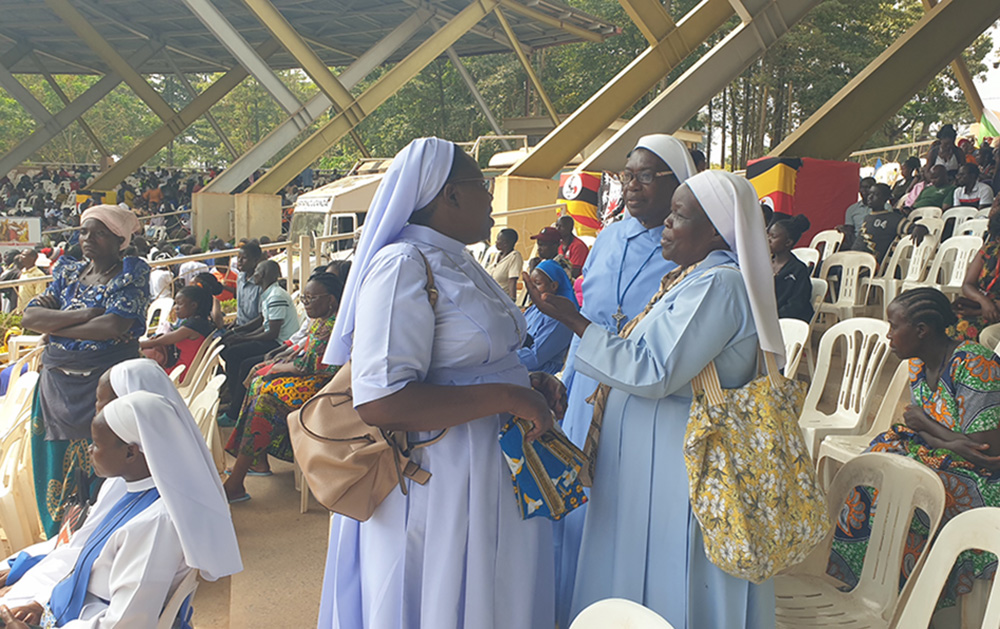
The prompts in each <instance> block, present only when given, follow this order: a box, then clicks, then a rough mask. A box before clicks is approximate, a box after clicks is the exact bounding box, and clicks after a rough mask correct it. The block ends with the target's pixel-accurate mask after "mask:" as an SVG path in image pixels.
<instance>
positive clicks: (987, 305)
mask: <svg viewBox="0 0 1000 629" xmlns="http://www.w3.org/2000/svg"><path fill="white" fill-rule="evenodd" d="M979 305H980V306H982V317H983V319H985V320H986V322H987V323H996V322H997V321H1000V309H998V308H997V305H996V303H994V301H993V300H992V299H990V298H989V297H987V296H986V295H983V298H982V299H980V300H979Z"/></svg>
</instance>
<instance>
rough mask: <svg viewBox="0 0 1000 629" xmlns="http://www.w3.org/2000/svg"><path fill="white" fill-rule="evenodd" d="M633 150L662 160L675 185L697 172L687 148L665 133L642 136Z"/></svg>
mask: <svg viewBox="0 0 1000 629" xmlns="http://www.w3.org/2000/svg"><path fill="white" fill-rule="evenodd" d="M635 149H646V150H647V151H650V152H651V153H653V154H654V155H656V156H657V157H659V158H660V159H662V160H663V163H664V164H666V165H667V167H668V168H670V170H672V171H673V173H674V176H675V177H677V183H684V182H685V181H687V179H688V177H690V176H691V175H693V174H695V173H696V172H697V170H696V169H695V167H694V162H693V161H692V160H691V153H690V152H689V151H688V149H687V147H686V146H684V143H683V142H681V141H680V140H678V139H677V138H675V137H674V136H672V135H667V134H665V133H654V134H653V135H644V136H642V137H641V138H639V141H638V142H636V144H635V147H634V148H633V149H632V150H633V151H634V150H635Z"/></svg>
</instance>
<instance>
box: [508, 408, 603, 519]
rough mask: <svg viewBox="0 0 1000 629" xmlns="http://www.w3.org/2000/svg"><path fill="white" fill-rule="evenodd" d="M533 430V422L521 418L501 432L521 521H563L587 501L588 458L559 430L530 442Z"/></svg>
mask: <svg viewBox="0 0 1000 629" xmlns="http://www.w3.org/2000/svg"><path fill="white" fill-rule="evenodd" d="M530 430H531V423H529V422H527V421H525V420H523V419H521V418H520V417H513V418H511V419H510V420H508V421H507V423H505V424H504V426H503V428H501V429H500V449H501V450H502V451H503V457H504V459H506V460H507V466H508V467H510V479H511V481H513V483H514V497H515V498H516V499H517V505H518V507H519V508H520V510H521V518H522V519H524V520H527V519H528V518H537V517H546V518H549V519H550V520H561V519H562V518H563V517H565V516H566V514H567V513H569V512H570V511H572V510H573V509H576V508H577V507H579V506H580V505H582V504H583V503H585V502H587V496H586V494H584V493H583V484H582V483H580V479H579V474H580V469H581V468H582V467H583V466H584V465H585V462H586V459H585V458H584V456H583V452H582V451H581V450H580V448H578V447H576V446H575V445H573V442H571V441H570V440H569V439H568V438H567V437H566V435H565V434H563V432H562V431H561V430H559V429H558V428H554V429H552V430H549V431H548V432H546V433H545V434H544V435H542V436H541V437H539V438H538V439H536V440H534V441H533V442H531V443H527V442H526V441H525V439H524V435H525V433H527V432H529V431H530Z"/></svg>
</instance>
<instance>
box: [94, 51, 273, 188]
mask: <svg viewBox="0 0 1000 629" xmlns="http://www.w3.org/2000/svg"><path fill="white" fill-rule="evenodd" d="M278 48H280V45H279V44H278V42H276V41H275V40H273V39H272V40H269V41H267V42H265V43H264V44H262V45H261V46H260V47H259V48H258V49H257V51H256V52H257V53H258V54H260V55H261V56H262V57H264V58H267V57H270V56H271V55H273V54H274V53H275V52H277V50H278ZM246 77H247V71H246V69H245V68H243V67H242V66H238V67H235V68H233V69H232V70H230V71H229V72H226V73H225V74H223V75H222V76H221V77H219V78H218V79H217V80H216V81H215V82H214V83H212V85H210V86H209V87H208V88H207V89H205V91H203V92H202V93H201V94H199V95H198V96H196V97H195V98H194V100H192V101H191V102H190V103H188V104H187V106H186V107H184V108H183V109H181V110H180V111H179V112H177V114H176V115H175V116H174V117H172V118H171V119H170V120H167V121H165V123H164V125H163V126H161V127H160V128H159V129H157V130H156V131H154V132H153V134H152V135H150V136H149V137H147V138H146V139H145V140H143V141H142V142H140V143H139V145H138V146H136V147H135V148H133V149H132V150H131V151H129V152H128V154H126V155H125V156H124V157H122V158H121V159H120V160H118V162H117V163H115V165H114V166H112V167H111V169H109V170H108V171H106V172H104V173H102V174H101V176H100V177H98V178H97V179H95V180H94V182H93V183H91V184H90V185H89V186H87V189H88V190H100V191H101V192H107V191H110V190H114V188H115V186H117V185H118V184H119V183H121V182H122V181H123V180H124V179H125V178H126V177H128V176H129V175H130V174H132V173H133V172H135V171H136V170H137V169H138V168H139V167H140V166H142V165H143V164H145V163H146V162H147V161H148V160H149V159H150V158H151V157H153V156H154V155H156V153H157V152H158V151H159V150H160V149H162V148H163V147H165V146H166V145H167V144H169V143H170V141H171V140H173V139H174V138H176V137H177V136H178V135H180V134H181V133H183V132H184V130H185V129H187V128H188V127H189V126H191V124H193V123H194V121H195V120H197V119H198V118H200V117H201V116H202V115H204V114H205V113H206V112H207V111H208V110H209V109H210V108H211V107H212V106H213V105H215V104H216V103H218V102H219V101H220V100H222V99H223V98H224V97H225V95H226V94H228V93H229V92H231V91H232V90H233V89H235V88H236V86H237V85H239V84H240V83H241V82H242V81H243V79H245V78H246Z"/></svg>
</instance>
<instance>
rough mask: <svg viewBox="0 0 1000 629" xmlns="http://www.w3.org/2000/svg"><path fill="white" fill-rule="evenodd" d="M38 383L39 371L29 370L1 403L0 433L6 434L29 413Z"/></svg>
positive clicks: (9, 390) (8, 391) (10, 389)
mask: <svg viewBox="0 0 1000 629" xmlns="http://www.w3.org/2000/svg"><path fill="white" fill-rule="evenodd" d="M37 384H38V373H37V372H35V371H29V372H28V373H26V374H24V375H23V376H21V377H20V378H19V379H18V380H17V382H16V383H15V384H14V386H13V388H9V389H8V390H7V395H5V396H4V398H3V403H2V404H0V435H5V434H7V432H8V431H9V430H10V429H11V428H13V427H14V425H15V424H16V423H17V422H19V421H20V420H21V419H22V418H23V417H24V416H25V415H27V413H29V412H30V411H31V401H32V399H33V397H34V394H35V385H37Z"/></svg>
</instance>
